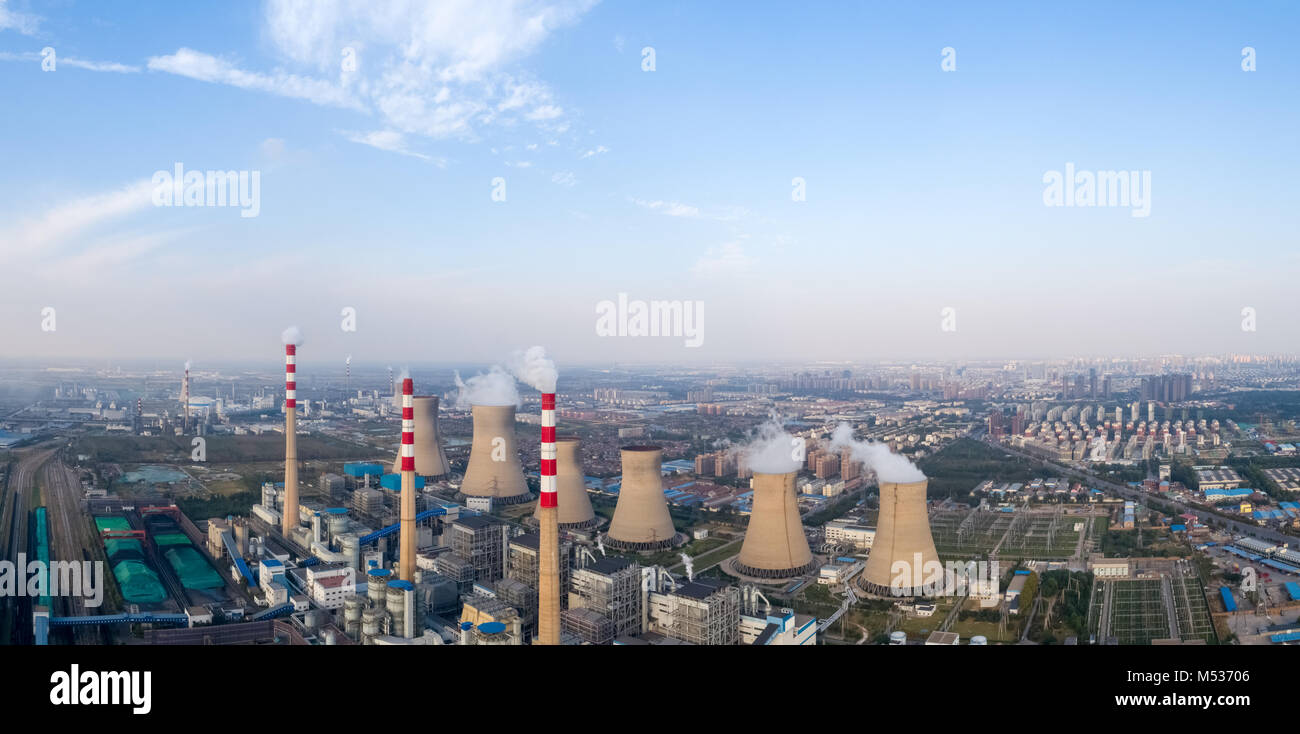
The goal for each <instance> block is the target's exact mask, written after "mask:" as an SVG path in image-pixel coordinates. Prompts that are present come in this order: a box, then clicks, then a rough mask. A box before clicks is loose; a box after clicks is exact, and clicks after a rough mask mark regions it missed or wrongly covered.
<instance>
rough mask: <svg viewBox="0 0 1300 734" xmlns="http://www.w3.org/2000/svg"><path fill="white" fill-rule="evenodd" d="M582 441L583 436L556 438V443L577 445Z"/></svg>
mask: <svg viewBox="0 0 1300 734" xmlns="http://www.w3.org/2000/svg"><path fill="white" fill-rule="evenodd" d="M581 440H582V437H581V436H556V437H555V442H556V443H577V442H579V441H581Z"/></svg>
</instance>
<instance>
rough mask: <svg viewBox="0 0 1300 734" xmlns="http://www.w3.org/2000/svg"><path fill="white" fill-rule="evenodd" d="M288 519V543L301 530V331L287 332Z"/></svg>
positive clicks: (283, 522)
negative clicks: (299, 377)
mask: <svg viewBox="0 0 1300 734" xmlns="http://www.w3.org/2000/svg"><path fill="white" fill-rule="evenodd" d="M282 339H283V341H284V516H283V517H281V518H280V533H281V534H282V535H283V536H284V537H285V538H286V539H287V538H289V537H290V535H289V534H290V533H291V532H292V531H293V529H294V528H296V527H298V437H297V435H296V433H297V429H298V382H297V380H298V377H297V372H298V356H297V355H298V343H299V342H300V341H301V338H300V336H299V334H298V329H297V327H294V326H291V327H289V328H288V329H285V330H284V334H283V335H282Z"/></svg>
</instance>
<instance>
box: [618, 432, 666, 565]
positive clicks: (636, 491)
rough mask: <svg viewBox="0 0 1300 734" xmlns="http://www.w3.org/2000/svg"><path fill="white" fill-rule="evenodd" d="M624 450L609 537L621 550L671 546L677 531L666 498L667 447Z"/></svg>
mask: <svg viewBox="0 0 1300 734" xmlns="http://www.w3.org/2000/svg"><path fill="white" fill-rule="evenodd" d="M621 453H622V460H623V481H622V485H621V486H620V487H619V490H618V503H617V504H616V505H614V517H612V518H611V519H610V521H609V532H608V533H607V534H606V535H605V537H606V539H607V540H608V541H609V544H610V545H612V546H614V547H616V548H619V549H620V550H637V551H640V550H661V549H663V548H667V547H669V546H671V545H672V544H673V541H674V540H676V537H677V532H676V529H675V528H674V527H673V518H672V515H669V514H668V499H667V498H666V497H664V480H663V473H662V472H663V468H662V467H663V449H662V448H661V447H659V446H626V447H624V448H623V450H622V452H621Z"/></svg>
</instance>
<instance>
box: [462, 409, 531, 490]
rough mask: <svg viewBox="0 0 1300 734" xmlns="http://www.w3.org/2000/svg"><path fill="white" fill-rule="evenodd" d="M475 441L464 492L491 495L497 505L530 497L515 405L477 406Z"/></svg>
mask: <svg viewBox="0 0 1300 734" xmlns="http://www.w3.org/2000/svg"><path fill="white" fill-rule="evenodd" d="M473 412H474V440H473V442H472V443H471V444H470V448H469V466H467V467H466V468H465V481H463V482H462V483H461V485H460V491H461V494H463V495H465V496H467V497H491V498H492V501H493V502H494V503H496V504H502V505H513V504H517V503H520V502H525V501H527V500H528V498H529V495H528V485H527V484H526V483H525V482H524V470H523V467H521V466H520V465H519V451H518V449H516V448H515V406H513V405H475V406H474V410H473Z"/></svg>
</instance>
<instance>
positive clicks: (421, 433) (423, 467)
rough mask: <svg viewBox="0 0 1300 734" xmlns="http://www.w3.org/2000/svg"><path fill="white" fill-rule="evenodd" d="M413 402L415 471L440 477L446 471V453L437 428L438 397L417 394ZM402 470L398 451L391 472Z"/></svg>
mask: <svg viewBox="0 0 1300 734" xmlns="http://www.w3.org/2000/svg"><path fill="white" fill-rule="evenodd" d="M414 404H415V473H416V474H417V475H418V476H421V477H441V476H445V475H446V474H447V471H448V465H447V454H446V453H444V452H443V450H442V433H441V432H440V431H439V430H438V398H436V397H434V396H431V395H417V396H415V398H414ZM401 471H402V457H401V455H400V453H399V454H398V457H397V458H396V459H394V460H393V473H394V474H400V473H401Z"/></svg>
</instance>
